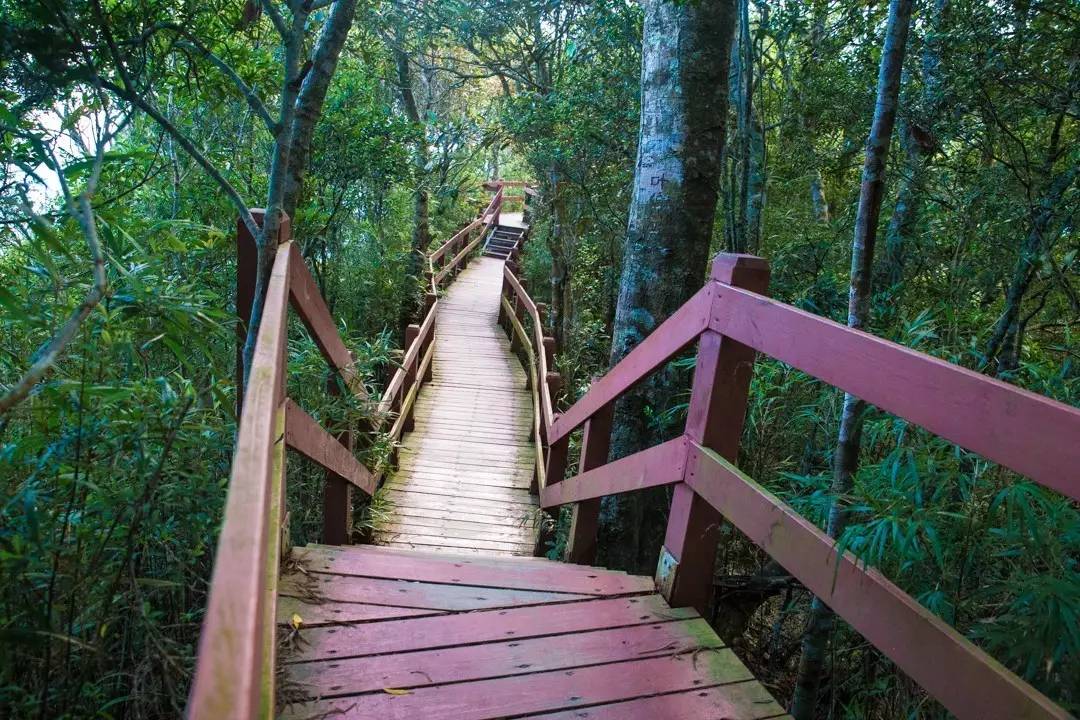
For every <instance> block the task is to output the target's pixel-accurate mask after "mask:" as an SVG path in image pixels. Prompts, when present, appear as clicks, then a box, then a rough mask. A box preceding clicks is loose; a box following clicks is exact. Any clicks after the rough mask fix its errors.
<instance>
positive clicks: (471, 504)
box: [385, 490, 535, 517]
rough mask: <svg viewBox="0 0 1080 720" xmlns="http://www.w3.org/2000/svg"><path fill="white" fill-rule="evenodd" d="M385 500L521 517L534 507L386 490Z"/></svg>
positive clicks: (503, 501) (529, 513)
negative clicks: (513, 514) (510, 514)
mask: <svg viewBox="0 0 1080 720" xmlns="http://www.w3.org/2000/svg"><path fill="white" fill-rule="evenodd" d="M385 496H386V499H387V500H389V501H390V502H392V503H395V504H403V505H412V506H414V507H432V508H439V509H445V510H458V511H460V512H462V513H465V514H468V513H470V512H471V511H473V510H475V511H478V512H486V513H488V514H493V513H515V514H517V515H520V516H522V517H524V516H527V515H531V514H532V512H533V511H534V510H535V506H534V505H533V504H532V503H531V502H524V501H522V502H516V501H509V500H480V499H477V498H460V499H458V498H455V497H453V496H451V495H437V494H434V493H426V492H417V491H415V490H411V491H409V492H400V491H397V490H387V491H386V493H385Z"/></svg>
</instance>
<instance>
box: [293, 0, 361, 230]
mask: <svg viewBox="0 0 1080 720" xmlns="http://www.w3.org/2000/svg"><path fill="white" fill-rule="evenodd" d="M355 16H356V0H336V2H334V4H333V7H332V9H331V10H330V16H329V17H328V18H327V19H326V23H325V24H324V25H323V29H322V32H321V33H320V34H319V40H318V42H317V43H316V44H315V50H314V52H312V55H311V69H310V70H309V71H308V74H307V76H306V77H305V78H304V84H303V85H302V86H301V87H300V95H299V97H298V98H297V99H296V117H295V118H294V120H293V129H292V148H291V149H290V151H289V171H288V173H287V176H286V178H285V198H284V209H285V213H286V214H287V215H289V216H290V217H292V216H294V215H295V214H296V208H297V206H298V205H299V203H300V197H301V194H302V193H303V191H304V177H305V176H306V175H307V170H308V163H309V160H310V157H311V140H312V138H313V137H314V135H315V126H316V125H317V124H318V122H319V118H320V117H322V111H323V103H324V102H325V101H326V93H327V91H328V90H329V89H330V81H331V80H332V79H333V77H334V72H335V71H336V70H337V64H338V58H339V57H340V56H341V49H342V48H343V47H344V46H345V39H346V38H347V37H348V36H349V29H350V28H351V27H352V24H353V18H354V17H355Z"/></svg>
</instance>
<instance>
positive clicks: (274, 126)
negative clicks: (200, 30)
mask: <svg viewBox="0 0 1080 720" xmlns="http://www.w3.org/2000/svg"><path fill="white" fill-rule="evenodd" d="M174 29H176V30H177V32H181V34H182V35H183V36H184V38H185V39H184V40H181V41H180V42H179V43H177V45H179V46H180V47H187V48H191V49H194V50H197V51H199V52H200V53H202V54H203V55H204V56H205V57H206V59H207V60H209V61H210V62H211V63H213V64H214V65H215V66H216V67H217V68H218V69H219V70H221V72H222V73H223V74H224V75H225V76H226V77H228V78H229V79H230V80H232V82H233V84H234V85H236V87H237V88H238V89H239V90H240V92H241V93H242V94H243V96H244V99H245V100H247V104H248V106H249V107H250V108H251V109H252V111H254V113H255V114H256V115H258V116H259V119H261V120H262V121H263V124H265V125H266V129H267V130H269V131H270V134H271V135H277V134H278V133H279V132H281V126H280V125H279V124H278V123H277V122H275V121H274V119H273V118H272V117H270V111H269V110H267V108H266V105H265V104H263V101H262V98H260V97H259V95H258V93H256V92H255V91H254V90H253V89H252V88H251V86H249V85H248V84H247V83H245V82H244V80H243V78H241V77H240V76H239V75H238V74H237V72H236V71H235V70H234V69H233V68H232V67H231V66H230V65H229V64H228V63H227V62H225V61H224V60H222V59H221V58H220V57H218V56H217V55H215V54H214V53H213V52H212V51H211V50H210V48H208V47H206V46H205V45H203V44H202V43H201V42H199V41H198V40H196V39H195V38H193V37H191V36H190V35H189V34H187V33H186V32H182V31H181V30H180V29H179V28H174Z"/></svg>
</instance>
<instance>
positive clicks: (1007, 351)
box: [985, 165, 1080, 374]
mask: <svg viewBox="0 0 1080 720" xmlns="http://www.w3.org/2000/svg"><path fill="white" fill-rule="evenodd" d="M1078 172H1080V168H1078V167H1077V166H1075V165H1074V166H1072V167H1070V168H1069V169H1067V170H1065V171H1064V172H1061V173H1059V174H1058V175H1057V176H1056V177H1055V178H1053V180H1052V181H1051V182H1050V184H1049V187H1048V188H1047V189H1046V191H1045V193H1044V194H1043V197H1042V198H1041V199H1040V200H1039V203H1038V204H1037V205H1036V206H1035V208H1034V209H1033V210H1032V214H1031V225H1030V227H1029V229H1028V233H1027V235H1026V236H1025V237H1024V243H1023V245H1022V246H1021V247H1020V254H1019V255H1018V256H1017V258H1016V265H1015V266H1014V268H1013V273H1012V277H1011V278H1010V280H1009V287H1008V289H1007V290H1006V291H1005V307H1004V308H1003V309H1002V311H1001V315H999V316H998V320H997V322H996V323H994V329H993V330H992V331H991V333H990V339H989V340H988V341H987V343H986V353H985V364H986V365H987V366H991V365H993V364H994V363H995V362H996V363H997V366H996V369H995V373H996V374H1003V373H1007V372H1009V371H1011V370H1013V369H1015V367H1016V364H1017V362H1018V359H1019V356H1020V347H1019V339H1020V335H1021V333H1020V324H1021V323H1020V309H1021V306H1022V305H1023V302H1024V296H1025V295H1026V294H1027V291H1028V288H1030V287H1031V282H1032V281H1033V280H1034V279H1035V273H1036V270H1037V263H1038V260H1039V257H1040V256H1041V255H1042V253H1043V252H1044V249H1045V247H1046V238H1047V235H1048V234H1049V233H1050V232H1051V229H1052V227H1051V226H1052V225H1053V224H1054V222H1055V220H1056V218H1057V217H1058V211H1059V210H1060V209H1061V201H1062V198H1063V197H1064V196H1065V193H1066V192H1067V191H1068V190H1069V188H1070V187H1071V186H1072V184H1073V183H1074V182H1076V179H1077V173H1078Z"/></svg>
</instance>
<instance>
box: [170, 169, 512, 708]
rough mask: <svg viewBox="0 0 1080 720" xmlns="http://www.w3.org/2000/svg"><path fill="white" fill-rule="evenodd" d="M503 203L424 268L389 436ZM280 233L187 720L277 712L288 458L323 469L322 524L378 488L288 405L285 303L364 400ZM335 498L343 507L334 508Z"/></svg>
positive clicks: (394, 383)
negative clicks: (441, 309) (446, 299)
mask: <svg viewBox="0 0 1080 720" xmlns="http://www.w3.org/2000/svg"><path fill="white" fill-rule="evenodd" d="M502 201H503V192H502V188H501V187H500V188H499V189H498V191H497V192H496V193H495V196H494V197H493V198H492V199H491V202H490V203H489V204H488V205H487V207H486V208H485V209H484V211H483V213H482V214H481V216H480V217H479V218H477V219H476V220H473V221H472V222H470V223H469V224H468V225H466V226H465V227H464V228H463V229H462V230H460V231H459V232H458V233H456V234H455V235H454V236H453V237H451V238H450V240H448V241H447V242H446V243H444V244H443V245H442V246H440V248H439V249H437V250H436V251H435V253H432V254H431V255H429V256H427V258H426V260H427V267H428V269H429V273H430V277H431V283H430V288H431V291H430V292H429V293H428V296H427V298H428V299H427V302H426V312H425V315H424V319H423V322H422V323H421V325H419V326H413V328H414V331H413V332H412V334H413V338H412V342H411V343H410V344H409V347H408V348H406V352H405V356H404V358H403V362H402V367H401V369H400V370H399V371H398V372H397V373H395V375H394V377H393V378H392V379H391V381H390V383H389V385H388V386H387V389H386V391H385V392H384V393H383V396H382V398H381V399H380V402H379V406H378V408H379V410H380V413H379V417H385V416H386V415H388V414H389V413H392V412H396V413H397V414H398V417H397V418H396V420H395V422H394V424H393V427H392V428H391V434H392V435H393V436H394V437H395V438H396V437H398V436H400V434H401V433H402V432H403V430H404V428H405V426H406V425H407V423H408V422H409V418H410V415H411V409H412V404H413V402H414V400H415V398H416V394H417V392H418V390H419V387H420V384H421V383H422V382H423V381H424V379H425V376H428V375H429V374H430V367H431V362H432V356H433V351H434V334H435V320H436V316H437V312H438V300H437V291H438V288H439V287H440V285H441V283H442V282H443V281H444V280H445V279H446V277H448V276H450V275H452V274H456V273H457V272H458V271H459V270H460V269H462V268H463V267H464V266H465V265H466V263H467V262H468V258H469V255H470V253H471V252H472V251H473V250H474V249H475V248H476V247H477V245H478V244H479V242H480V241H481V240H482V239H483V237H484V234H485V233H486V232H487V231H488V230H490V228H491V227H492V226H493V225H494V224H496V223H497V222H498V217H499V211H500V209H501V207H502ZM253 216H255V217H256V219H257V221H259V222H261V220H262V218H263V213H262V212H261V211H258V210H256V211H253ZM239 227H240V230H239V233H238V238H237V240H238V264H237V265H238V291H237V307H238V312H239V314H240V316H241V319H242V320H246V319H247V318H248V317H249V316H248V314H247V308H248V307H249V306H250V304H251V299H252V297H253V287H254V239H253V238H252V237H251V236H250V234H249V233H247V230H246V228H245V226H244V225H243V224H242V223H241V224H239ZM281 227H282V230H281V233H280V235H279V238H278V241H279V244H278V249H277V251H276V255H275V259H274V266H273V269H272V273H271V277H270V280H269V283H268V286H267V291H266V297H265V300H264V305H263V315H262V322H261V324H260V326H259V332H258V337H257V342H256V345H255V351H254V357H253V359H252V362H251V368H250V372H249V373H248V384H247V388H246V390H245V391H244V393H243V402H242V403H241V404H240V405H239V406H240V408H241V412H240V423H239V428H238V432H237V441H236V452H235V455H234V457H233V464H232V473H231V476H230V480H229V491H228V497H227V499H226V503H225V517H224V520H223V522H222V528H221V533H220V535H219V538H218V545H217V552H216V555H215V561H214V570H213V574H212V577H211V582H210V595H209V599H208V602H207V610H206V616H205V618H204V620H203V627H202V632H201V634H200V639H199V652H198V659H197V662H196V668H195V679H194V683H193V685H192V690H191V696H190V698H189V702H188V709H187V714H188V716H189V717H191V718H200V719H201V718H206V719H208V720H210V719H212V720H219V719H232V718H235V719H236V720H240V719H247V718H253V717H270V716H272V715H273V714H274V699H275V690H274V678H275V672H274V667H275V648H276V637H277V636H276V627H275V622H276V619H275V618H276V608H277V582H278V568H279V565H280V559H281V553H282V548H283V545H284V543H285V542H286V538H285V535H286V534H287V517H288V515H287V513H286V510H285V497H286V494H285V463H286V457H285V448H286V447H291V448H293V449H295V450H298V451H299V452H300V453H302V454H303V455H305V456H306V457H308V458H309V459H311V460H312V461H314V462H316V463H317V464H319V465H321V466H322V467H324V468H325V469H326V471H327V491H326V492H327V494H326V498H325V502H324V509H325V511H326V512H327V516H326V518H325V520H326V522H329V521H330V514H329V513H330V511H331V510H333V511H334V513H333V514H334V518H335V522H339V521H342V520H343V519H347V518H348V517H349V512H348V507H349V506H351V501H350V498H349V492H348V490H349V488H351V487H356V488H359V489H360V490H362V491H363V492H365V493H368V494H370V493H373V492H374V491H375V488H376V487H377V485H378V481H379V478H378V477H377V476H376V475H374V474H373V473H372V472H371V471H370V470H369V469H368V468H366V467H365V466H364V465H363V464H362V463H361V462H360V461H359V460H357V459H356V457H355V456H354V455H353V453H352V450H351V445H350V444H349V443H348V442H346V441H345V440H343V439H338V438H337V437H335V436H334V435H332V434H331V433H329V432H327V431H326V430H324V429H323V428H322V427H320V426H319V425H318V423H317V422H316V421H315V420H314V419H313V418H312V417H311V416H309V415H308V414H307V413H305V412H304V411H303V410H302V409H301V408H300V407H299V406H298V405H296V404H295V403H293V402H292V401H291V400H289V399H288V398H287V396H286V385H285V380H286V372H287V361H286V358H287V353H286V350H287V347H286V345H287V328H288V311H289V307H290V305H291V306H292V307H293V308H294V309H295V310H296V312H297V314H298V315H299V316H300V318H301V320H302V321H303V323H304V325H305V326H306V327H307V329H308V331H309V332H310V334H311V336H312V338H313V339H314V341H315V344H316V345H317V346H318V348H319V351H320V353H321V354H322V356H323V358H324V359H325V360H326V362H327V364H328V365H329V366H330V367H331V368H332V369H334V370H335V371H337V373H338V374H339V375H340V377H341V378H342V380H343V381H344V382H345V385H346V386H347V387H348V388H349V390H350V392H352V393H353V394H354V395H355V396H356V397H357V398H358V399H360V400H364V401H366V400H368V395H367V392H366V390H365V389H364V386H363V382H362V379H361V378H360V377H359V375H358V373H357V372H356V368H355V364H354V360H353V357H352V355H351V353H349V351H348V348H347V347H346V346H345V343H344V342H343V340H342V339H341V336H340V335H339V333H338V330H337V325H336V323H335V321H334V319H333V317H332V316H331V314H330V311H329V309H328V308H327V306H326V303H325V301H324V300H323V297H322V295H321V293H320V292H319V289H318V286H317V285H316V283H315V280H314V278H313V277H312V275H311V272H310V271H309V270H308V268H307V266H306V264H305V262H304V259H303V257H302V255H301V254H300V251H299V248H297V247H296V246H295V245H294V243H293V242H291V238H290V234H291V225H290V223H289V221H288V218H287V217H283V218H282V223H281ZM477 229H481V231H480V233H479V235H478V237H477V238H475V239H473V240H471V241H469V235H470V233H472V232H473V231H475V230H477ZM448 253H453V254H452V257H451V259H450V260H449V262H443V261H444V260H445V257H446V255H447V254H448ZM433 257H434V258H435V259H436V260H439V261H440V264H441V265H442V266H443V267H441V269H440V271H439V272H438V273H436V272H434V265H433V259H432V258H433ZM238 357H239V356H238ZM238 376H239V373H238ZM376 422H377V424H378V423H379V421H378V420H377V421H376ZM347 434H348V433H345V434H344V435H347ZM344 435H343V437H344ZM332 484H333V485H334V487H333V492H331V485H332ZM331 498H333V499H334V502H336V503H337V504H339V505H344V506H346V507H343V508H337V507H335V508H330V507H329V505H330V504H331ZM350 530H351V528H349V527H342V528H333V531H334V537H337V538H342V539H343V540H345V541H347V539H348V536H349V532H350ZM329 534H330V529H329V528H327V527H326V526H325V525H324V535H329Z"/></svg>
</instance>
